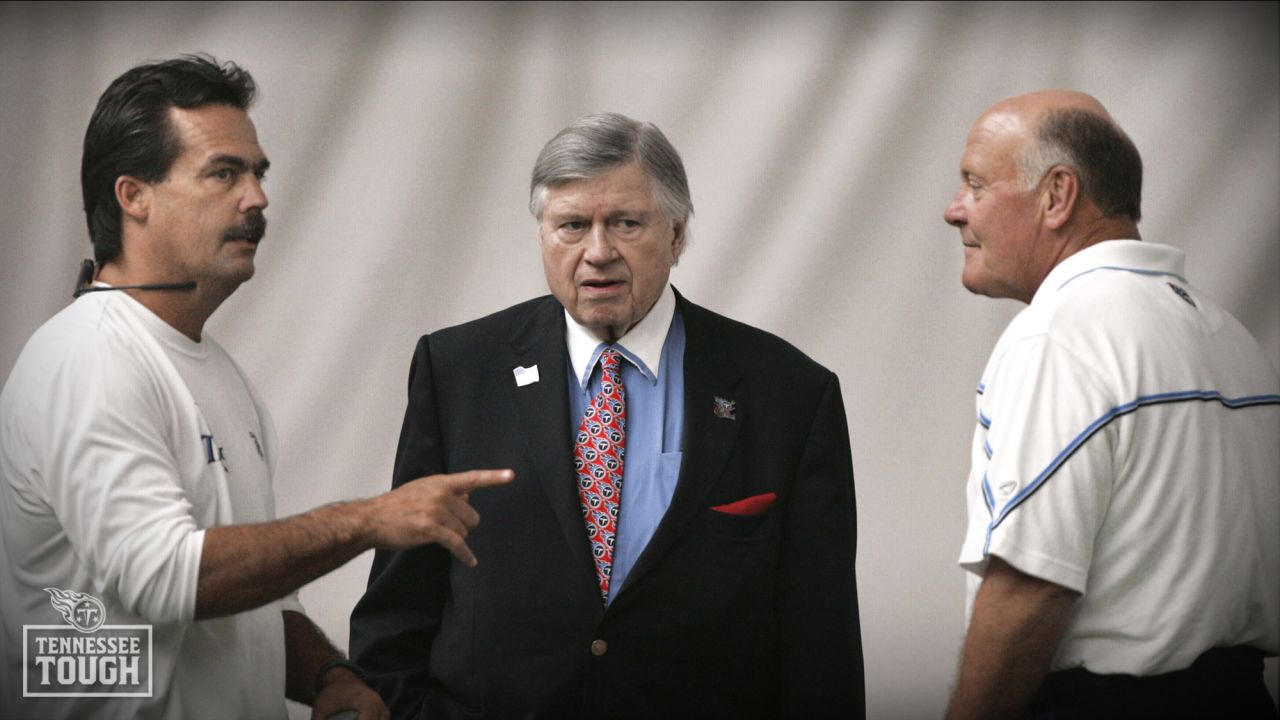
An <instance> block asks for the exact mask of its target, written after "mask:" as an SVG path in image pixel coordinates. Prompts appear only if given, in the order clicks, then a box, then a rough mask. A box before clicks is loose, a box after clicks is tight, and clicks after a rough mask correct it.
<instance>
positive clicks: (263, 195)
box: [240, 175, 268, 212]
mask: <svg viewBox="0 0 1280 720" xmlns="http://www.w3.org/2000/svg"><path fill="white" fill-rule="evenodd" d="M248 182H249V186H248V188H247V189H246V190H245V193H244V197H243V198H241V200H240V212H248V211H250V210H254V209H257V210H265V209H266V207H267V204H268V200H267V191H266V190H264V189H263V188H262V180H260V179H259V178H257V177H255V176H253V175H250V176H249V181H248Z"/></svg>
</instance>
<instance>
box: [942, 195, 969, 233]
mask: <svg viewBox="0 0 1280 720" xmlns="http://www.w3.org/2000/svg"><path fill="white" fill-rule="evenodd" d="M963 197H964V188H961V189H959V190H957V191H956V194H955V196H953V197H952V198H951V203H950V204H949V205H947V209H946V210H944V211H943V212H942V219H943V220H945V221H946V222H947V224H948V225H954V226H955V227H960V226H961V225H964V224H965V223H966V222H968V219H967V217H966V216H965V212H964V203H963V202H962V200H963Z"/></svg>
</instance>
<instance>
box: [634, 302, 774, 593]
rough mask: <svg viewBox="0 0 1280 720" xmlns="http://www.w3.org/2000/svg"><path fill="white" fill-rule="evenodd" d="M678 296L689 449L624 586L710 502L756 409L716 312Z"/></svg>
mask: <svg viewBox="0 0 1280 720" xmlns="http://www.w3.org/2000/svg"><path fill="white" fill-rule="evenodd" d="M676 301H677V303H678V307H679V309H680V312H681V313H682V314H683V317H684V326H685V351H684V431H683V435H684V440H683V443H682V444H683V446H684V450H683V456H682V457H681V460H680V478H679V480H678V481H677V482H676V490H675V494H674V495H673V496H672V498H671V505H670V506H669V507H668V508H667V513H666V514H665V515H663V517H662V521H661V522H660V523H659V524H658V528H657V530H655V531H654V534H653V538H652V539H651V540H650V541H649V544H648V545H647V546H646V547H645V549H644V552H642V553H641V554H640V557H639V558H638V559H637V560H636V564H635V567H634V568H632V570H631V572H630V574H628V576H627V580H626V584H625V585H624V587H623V590H625V589H626V587H627V586H630V585H632V584H634V583H636V582H638V581H639V580H640V578H641V577H642V576H643V575H644V574H645V573H646V572H648V571H649V570H650V569H651V568H652V567H653V566H654V564H655V563H657V562H658V561H659V560H661V558H662V556H663V555H665V554H666V552H667V550H669V549H670V548H671V546H672V545H673V544H674V543H675V541H676V539H677V538H678V537H680V534H681V533H682V532H683V531H684V529H685V527H686V526H687V525H688V524H689V521H690V520H692V519H693V517H694V516H695V515H696V514H697V513H698V512H699V511H700V510H701V509H702V508H703V507H705V506H706V498H707V493H708V492H710V490H711V487H712V485H714V484H715V481H716V479H717V478H719V477H720V473H721V471H722V470H723V469H724V466H725V463H726V462H728V460H729V455H730V453H731V452H732V450H733V444H734V440H736V439H737V437H738V428H739V427H741V424H742V422H743V419H744V417H745V415H746V414H747V413H748V412H749V411H750V408H749V407H746V405H745V403H744V402H743V401H744V400H746V398H740V397H739V396H738V394H737V393H735V388H736V387H737V385H738V381H739V380H740V379H741V374H740V373H739V371H738V368H737V366H736V365H735V364H734V363H733V361H732V360H731V359H730V358H729V356H728V355H727V354H726V353H725V352H724V351H723V350H722V349H721V347H720V346H719V345H718V344H717V343H718V338H719V337H720V336H721V333H718V332H717V329H716V328H715V327H714V324H715V318H714V317H713V316H711V314H710V313H708V312H707V311H706V310H703V309H702V308H700V307H698V306H697V305H694V304H692V303H690V302H689V301H687V300H685V299H684V297H683V296H681V295H680V294H679V293H678V292H677V293H676ZM717 399H720V400H728V401H732V402H734V403H735V406H734V409H733V414H734V415H735V417H736V419H735V420H730V419H727V418H724V417H718V416H717V414H716V412H715V408H716V401H717ZM620 596H621V595H620Z"/></svg>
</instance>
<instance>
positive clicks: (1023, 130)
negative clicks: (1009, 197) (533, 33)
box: [974, 90, 1142, 223]
mask: <svg viewBox="0 0 1280 720" xmlns="http://www.w3.org/2000/svg"><path fill="white" fill-rule="evenodd" d="M979 128H984V129H985V131H988V132H1000V131H1001V130H1004V131H1005V132H1006V133H1007V135H1008V139H1009V140H1010V141H1011V142H1012V143H1013V144H1014V145H1015V147H1013V148H1012V152H1013V156H1012V159H1013V160H1014V162H1016V163H1017V169H1018V179H1019V185H1020V186H1021V187H1022V188H1023V189H1025V190H1030V189H1032V188H1034V187H1035V186H1036V185H1037V184H1038V183H1039V182H1040V181H1041V180H1042V179H1043V178H1044V176H1045V175H1046V173H1048V172H1049V170H1050V169H1051V168H1053V167H1054V166H1064V167H1067V168H1070V169H1071V170H1072V171H1073V172H1074V173H1075V174H1076V175H1077V177H1078V178H1079V180H1080V188H1081V191H1082V194H1083V195H1084V197H1085V198H1087V199H1088V200H1089V201H1090V202H1092V203H1093V204H1094V205H1096V206H1097V208H1098V210H1099V211H1100V212H1101V214H1102V216H1103V217H1104V218H1116V219H1124V220H1130V221H1132V222H1135V223H1136V222H1137V221H1138V220H1140V219H1141V217H1142V158H1141V156H1139V155H1138V149H1137V148H1136V147H1134V144H1133V141H1131V140H1130V139H1129V137H1128V136H1127V135H1125V133H1124V131H1123V130H1121V129H1120V126H1119V125H1117V124H1116V122H1115V121H1114V120H1113V119H1112V118H1111V115H1110V114H1109V113H1108V112H1107V109H1106V108H1105V107H1103V106H1102V103H1100V102H1098V100H1097V99H1096V98H1094V97H1093V96H1091V95H1086V94H1085V93H1082V92H1076V91H1074V90H1041V91H1039V92H1032V93H1027V94H1025V95H1016V96H1014V97H1011V98H1006V99H1004V100H1001V101H1000V102H998V103H996V104H995V105H993V106H992V107H991V109H989V110H987V111H986V112H985V113H983V114H982V117H980V118H978V122H977V123H975V125H974V129H975V131H977V130H978V129H979Z"/></svg>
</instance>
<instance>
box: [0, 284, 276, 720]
mask: <svg viewBox="0 0 1280 720" xmlns="http://www.w3.org/2000/svg"><path fill="white" fill-rule="evenodd" d="M275 456H276V438H275V430H274V428H273V426H272V424H271V419H270V416H269V415H268V414H267V411H266V408H265V407H264V406H263V404H262V402H261V400H260V399H259V397H258V395H257V393H256V392H255V391H254V389H253V387H252V386H251V385H250V383H249V381H248V380H247V378H245V376H244V375H243V372H242V371H241V370H240V368H239V367H238V366H237V365H236V364H235V362H234V361H233V360H232V359H231V358H230V356H228V355H227V353H226V352H225V351H224V350H223V349H222V348H221V347H220V346H219V345H218V344H217V343H216V342H215V341H214V340H213V339H212V338H210V337H208V336H207V335H206V336H205V337H204V338H203V340H202V341H201V342H199V343H197V342H193V341H191V340H190V339H189V338H187V337H186V336H184V335H182V334H181V333H180V332H178V331H177V330H176V329H174V328H173V327H171V326H169V325H168V324H167V323H165V322H164V321H163V320H161V319H160V318H158V317H157V316H155V315H154V314H153V313H151V312H150V311H149V310H147V309H146V308H145V307H143V306H142V305H141V304H140V303H138V302H137V301H135V300H133V299H132V298H130V297H129V296H127V295H126V294H125V293H123V292H97V293H90V294H87V295H85V296H83V297H81V298H80V299H78V300H76V301H75V302H74V303H72V304H71V305H70V306H68V307H67V308H65V309H64V310H63V311H62V312H60V313H58V314H57V315H56V316H54V317H53V318H52V319H50V320H49V321H48V322H47V323H45V324H44V326H42V327H41V328H40V329H39V330H38V331H36V333H35V334H34V335H33V336H32V338H31V339H30V341H28V343H27V345H26V347H25V348H24V349H23V352H22V354H21V355H20V357H19V358H18V362H17V364H16V365H15V367H14V369H13V372H12V374H11V375H10V376H9V380H8V382H7V383H6V384H5V388H4V392H3V395H0V479H2V482H0V614H2V615H3V634H2V635H0V638H3V662H4V665H3V666H2V670H0V710H2V711H3V712H0V715H3V716H4V717H6V718H8V717H11V716H16V717H26V716H31V717H41V718H51V717H68V718H71V717H74V718H94V719H97V718H181V719H182V720H188V719H191V718H228V717H253V718H272V717H279V718H283V717H285V716H286V710H285V700H284V689H285V688H284V672H285V653H284V625H283V620H282V618H281V611H282V610H283V609H286V608H287V609H291V610H298V611H301V606H300V605H299V604H298V603H297V600H296V597H291V598H287V599H285V600H283V601H277V602H273V603H269V604H267V605H265V606H263V607H260V608H256V609H254V610H251V611H248V612H243V613H239V614H236V615H232V616H228V617H222V618H216V619H212V620H203V621H200V622H194V621H193V616H194V612H195V598H196V581H197V574H198V571H199V567H200V556H201V551H202V548H203V542H204V529H205V528H209V527H213V526H219V525H231V524H243V523H254V522H264V521H269V520H272V519H274V517H275V503H274V498H273V496H272V489H271V476H272V472H273V469H274V466H275ZM44 588H58V589H61V590H71V591H75V592H82V593H89V594H91V595H93V596H96V597H97V598H99V599H100V600H101V601H102V602H103V604H104V606H105V610H106V612H105V615H106V624H108V625H151V626H152V633H153V638H152V649H151V655H152V657H151V660H152V679H153V696H152V697H149V698H147V697H132V698H125V697H118V696H116V697H101V698H74V699H73V698H44V697H41V698H28V699H26V700H25V701H24V700H23V698H22V695H23V677H22V651H23V626H24V625H39V624H44V625H57V624H65V621H64V620H63V618H62V617H61V616H60V615H59V613H58V612H57V611H56V610H55V609H54V607H53V605H52V604H51V602H50V596H49V593H47V592H46V591H45V590H44Z"/></svg>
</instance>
